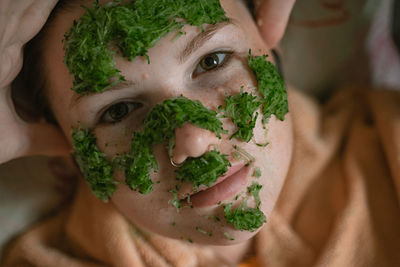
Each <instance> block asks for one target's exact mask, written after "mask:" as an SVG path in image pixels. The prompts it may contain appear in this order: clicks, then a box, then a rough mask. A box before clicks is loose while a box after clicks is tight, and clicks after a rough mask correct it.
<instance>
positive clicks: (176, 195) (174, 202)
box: [168, 190, 181, 212]
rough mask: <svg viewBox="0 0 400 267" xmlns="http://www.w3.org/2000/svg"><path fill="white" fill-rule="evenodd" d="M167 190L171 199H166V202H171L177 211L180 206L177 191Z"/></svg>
mask: <svg viewBox="0 0 400 267" xmlns="http://www.w3.org/2000/svg"><path fill="white" fill-rule="evenodd" d="M168 192H170V193H172V195H173V199H170V200H168V204H172V205H173V206H174V207H175V208H176V211H177V212H179V209H180V208H181V200H180V199H179V198H178V192H176V191H175V190H169V191H168Z"/></svg>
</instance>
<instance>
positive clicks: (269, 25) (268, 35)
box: [256, 0, 295, 48]
mask: <svg viewBox="0 0 400 267" xmlns="http://www.w3.org/2000/svg"><path fill="white" fill-rule="evenodd" d="M294 3H295V0H285V1H282V0H264V1H263V2H262V3H261V4H260V6H259V8H258V11H257V13H256V22H257V26H258V28H259V31H260V33H261V35H262V37H263V39H264V41H265V42H266V44H267V45H268V47H270V48H276V47H277V46H278V43H279V42H280V40H281V39H282V38H283V35H284V33H285V30H286V26H287V23H288V21H289V17H290V13H291V11H292V8H293V5H294Z"/></svg>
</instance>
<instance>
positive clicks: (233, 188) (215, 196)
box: [186, 163, 250, 208]
mask: <svg viewBox="0 0 400 267" xmlns="http://www.w3.org/2000/svg"><path fill="white" fill-rule="evenodd" d="M249 171H250V166H247V165H246V164H244V163H241V164H236V165H233V166H232V167H230V168H229V169H228V171H227V173H226V174H225V175H224V176H221V177H220V178H218V180H217V181H216V182H215V183H214V184H213V185H212V186H210V187H205V188H203V189H202V188H200V189H199V190H198V192H196V193H192V194H190V202H191V203H192V205H193V207H196V208H200V207H207V206H212V205H216V204H217V203H218V202H220V201H224V200H225V199H227V198H230V197H232V196H234V195H235V194H237V192H239V191H240V190H241V189H242V188H243V187H244V186H245V185H246V182H247V176H248V174H249ZM186 200H187V198H186Z"/></svg>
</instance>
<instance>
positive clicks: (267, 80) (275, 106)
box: [248, 50, 289, 124]
mask: <svg viewBox="0 0 400 267" xmlns="http://www.w3.org/2000/svg"><path fill="white" fill-rule="evenodd" d="M266 59H267V56H266V55H264V56H254V57H253V56H252V55H251V50H250V51H249V57H248V63H249V66H250V68H251V69H252V70H253V72H254V73H255V75H256V77H257V83H258V91H259V92H260V94H261V96H262V97H263V106H262V113H263V124H265V123H266V122H267V120H268V119H269V118H270V117H271V115H272V114H274V115H275V116H276V117H277V118H278V119H279V120H281V121H283V120H284V119H285V115H286V113H288V111H289V109H288V101H287V94H286V89H285V84H284V82H283V79H282V77H281V76H280V75H279V73H278V71H277V70H276V68H275V66H274V65H273V64H272V63H271V62H269V61H267V60H266Z"/></svg>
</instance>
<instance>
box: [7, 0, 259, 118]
mask: <svg viewBox="0 0 400 267" xmlns="http://www.w3.org/2000/svg"><path fill="white" fill-rule="evenodd" d="M240 1H243V2H244V3H245V5H246V6H247V7H248V9H249V11H253V10H254V5H253V1H252V0H240ZM86 2H87V1H85V0H59V1H58V2H57V4H56V6H55V7H54V9H53V10H52V12H51V13H50V15H49V18H48V19H47V21H46V24H45V25H44V26H43V28H42V30H41V31H40V32H39V33H38V34H37V35H36V36H35V37H34V38H33V39H32V40H31V41H29V42H28V43H27V44H26V45H25V48H24V61H23V67H22V70H21V72H20V74H19V75H18V77H17V79H16V81H15V82H14V83H13V87H14V88H13V90H12V96H13V100H14V103H15V105H16V109H17V112H18V113H19V114H20V115H21V116H22V117H26V116H23V114H27V113H29V117H32V116H33V117H35V118H40V117H44V118H45V119H46V121H47V122H49V123H53V124H57V121H56V120H55V118H54V115H53V113H52V111H51V107H50V104H49V101H48V99H47V90H48V88H49V81H48V76H47V74H46V69H45V67H44V64H43V62H44V53H43V52H44V51H45V49H46V48H45V47H44V45H45V43H46V38H47V36H48V29H49V28H51V27H52V24H53V23H54V20H55V18H56V17H57V16H58V15H59V14H62V13H63V12H71V11H72V10H74V9H76V8H77V7H79V6H82V5H84V4H85V3H86ZM24 110H25V111H24Z"/></svg>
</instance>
